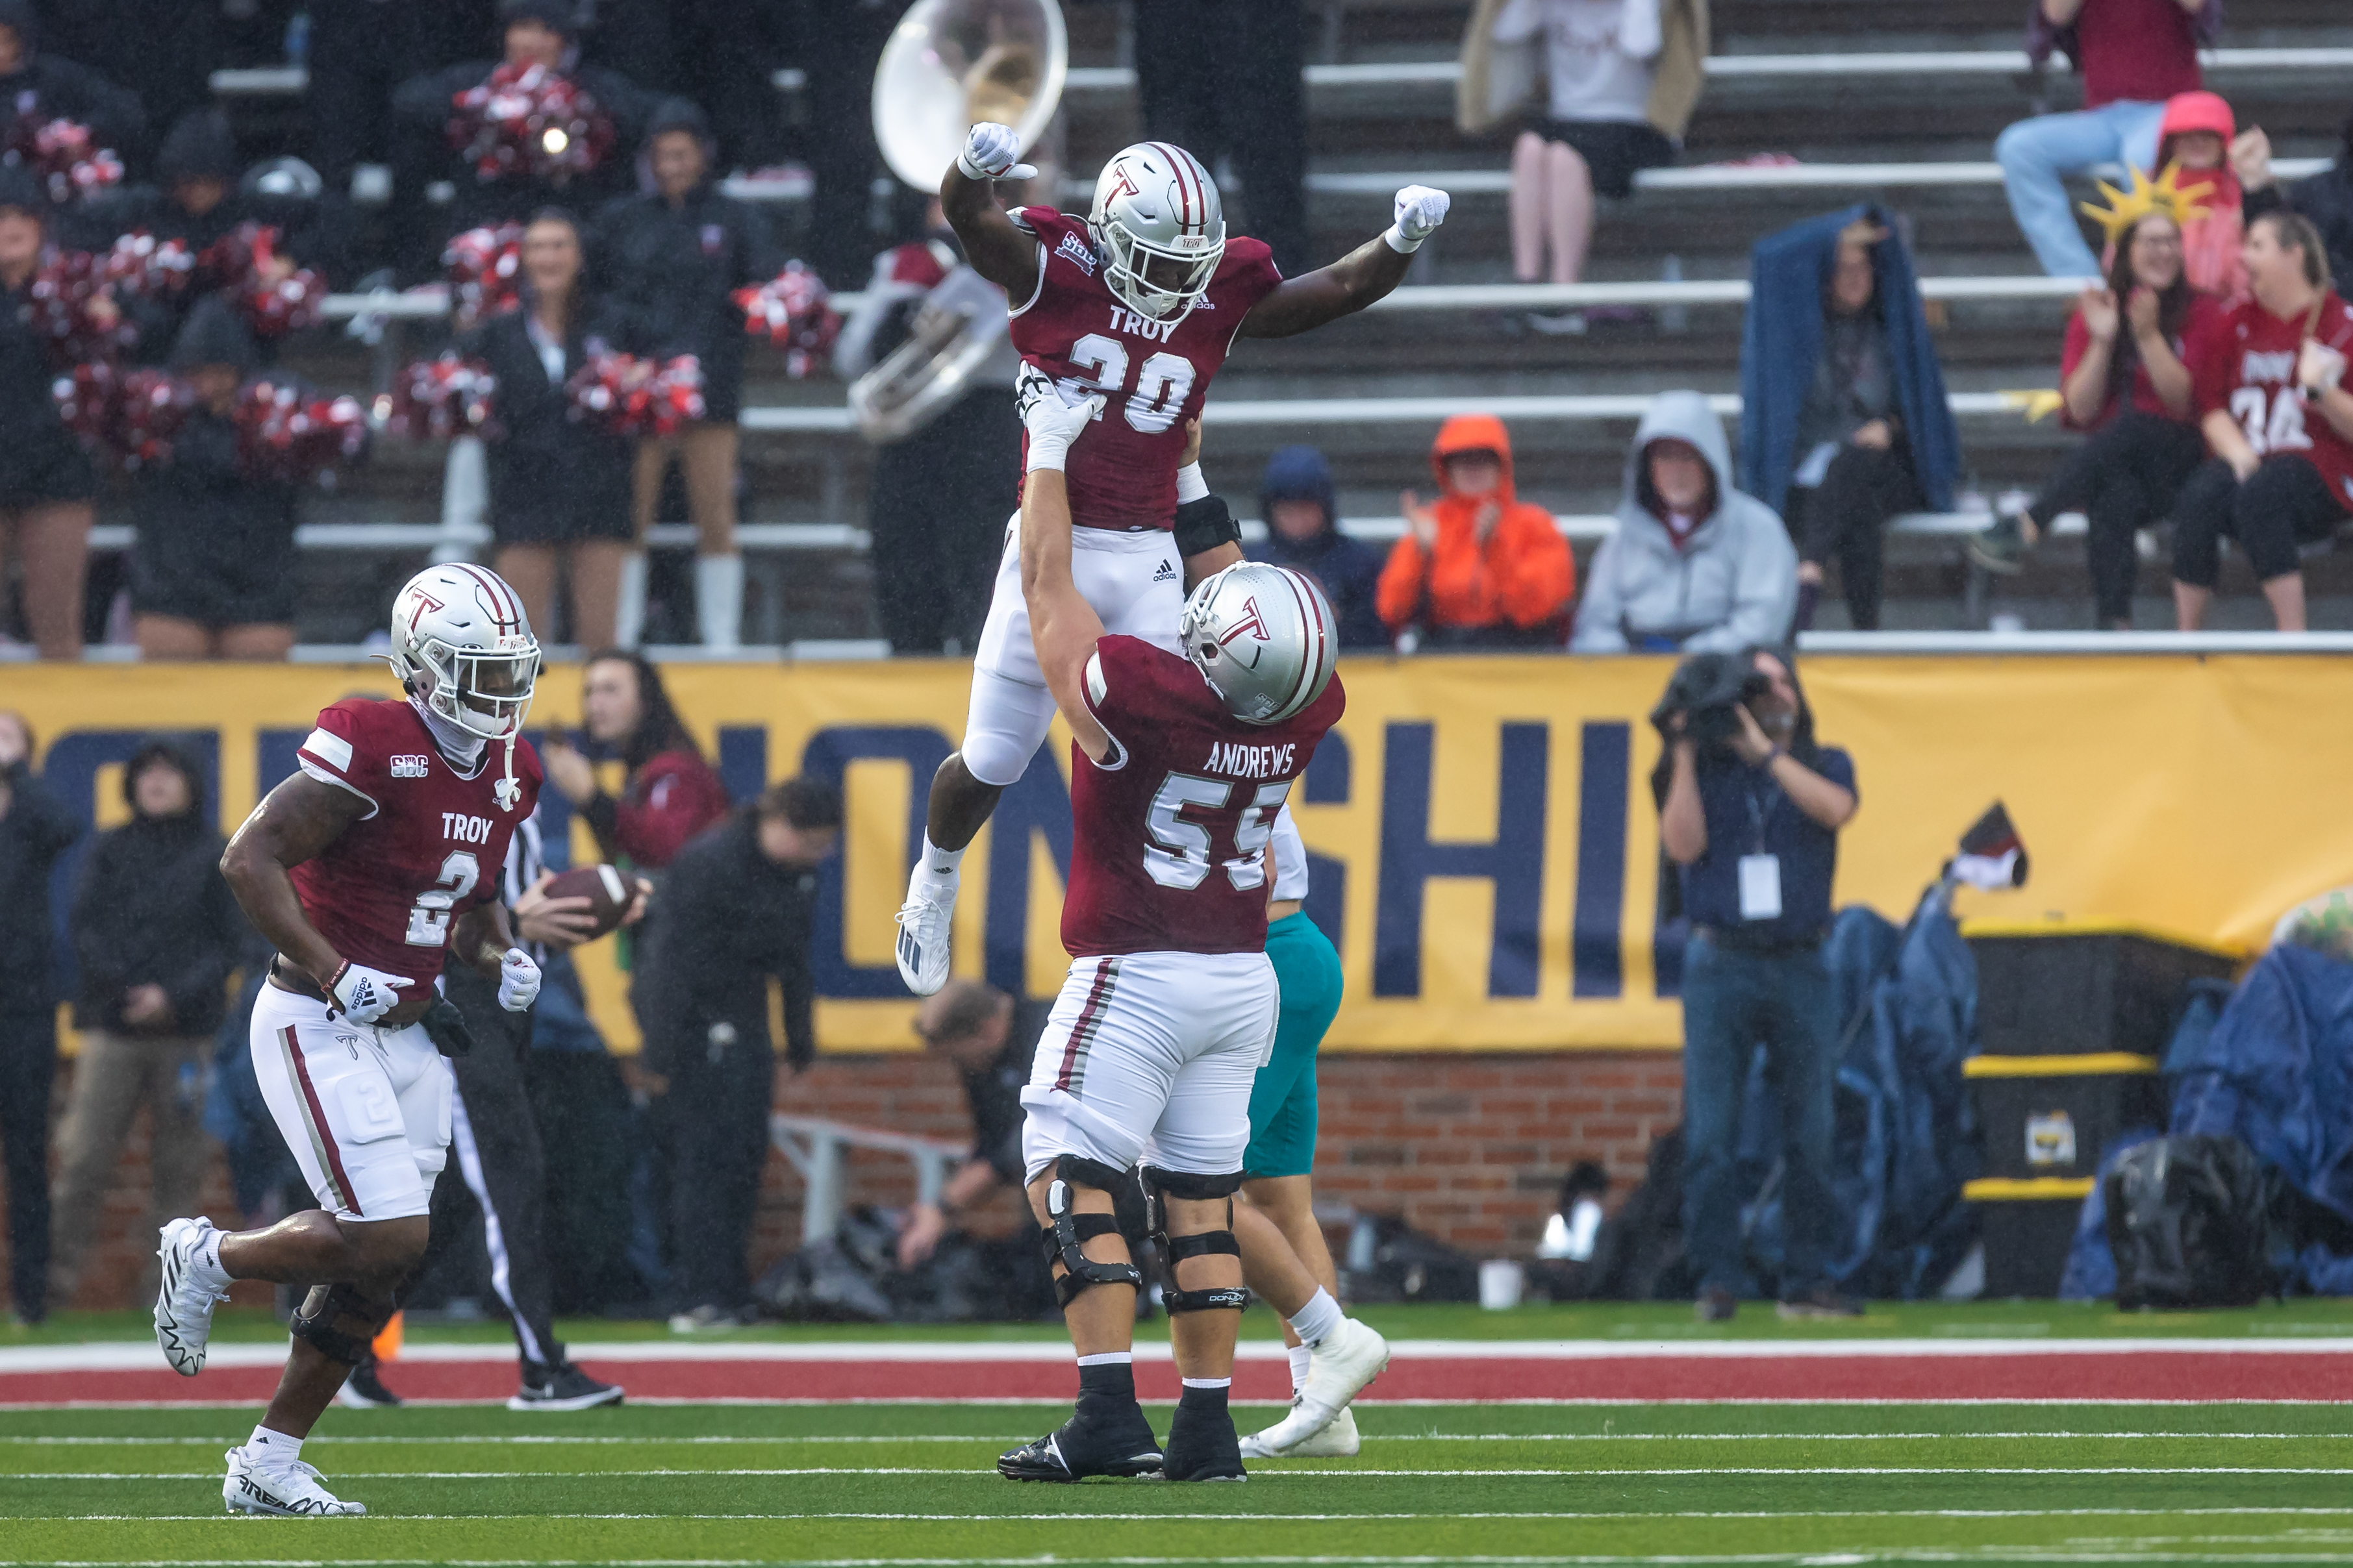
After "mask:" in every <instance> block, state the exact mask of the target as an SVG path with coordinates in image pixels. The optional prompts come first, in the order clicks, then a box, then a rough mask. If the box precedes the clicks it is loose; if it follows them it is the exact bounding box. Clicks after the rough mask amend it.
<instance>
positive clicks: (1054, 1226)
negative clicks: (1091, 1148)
mask: <svg viewBox="0 0 2353 1568" xmlns="http://www.w3.org/2000/svg"><path fill="white" fill-rule="evenodd" d="M1125 1180H1127V1173H1126V1172H1124V1171H1115V1170H1113V1169H1112V1167H1110V1166H1109V1165H1106V1164H1103V1163H1101V1162H1099V1161H1095V1160H1082V1159H1080V1158H1079V1157H1078V1156H1077V1155H1075V1154H1064V1155H1062V1156H1061V1157H1060V1159H1058V1160H1057V1161H1055V1163H1054V1180H1053V1183H1052V1184H1051V1185H1050V1186H1049V1187H1047V1189H1046V1215H1047V1217H1048V1219H1050V1221H1051V1222H1052V1223H1051V1224H1050V1225H1047V1226H1043V1227H1042V1228H1041V1229H1040V1230H1039V1233H1038V1237H1039V1240H1040V1241H1041V1242H1043V1243H1044V1244H1045V1248H1046V1267H1047V1268H1053V1266H1054V1265H1055V1264H1057V1263H1060V1265H1061V1266H1062V1268H1063V1269H1064V1270H1065V1272H1064V1273H1063V1275H1062V1277H1061V1278H1060V1279H1057V1280H1055V1281H1054V1304H1055V1305H1056V1306H1058V1307H1067V1306H1069V1305H1070V1304H1071V1301H1072V1300H1075V1299H1077V1297H1078V1296H1079V1294H1080V1293H1081V1292H1082V1291H1085V1290H1089V1289H1093V1288H1094V1287H1095V1286H1097V1285H1124V1286H1127V1287H1128V1288H1129V1289H1135V1290H1141V1289H1144V1271H1143V1270H1142V1269H1140V1268H1136V1266H1135V1265H1134V1263H1133V1262H1128V1263H1098V1262H1096V1261H1095V1260H1094V1259H1093V1258H1089V1257H1088V1256H1087V1255H1086V1252H1085V1249H1084V1247H1082V1243H1084V1242H1085V1241H1087V1240H1088V1239H1089V1238H1091V1237H1098V1236H1116V1235H1118V1234H1119V1221H1118V1220H1116V1219H1114V1218H1113V1217H1112V1216H1111V1215H1107V1214H1081V1213H1079V1212H1078V1205H1077V1200H1076V1199H1075V1198H1074V1197H1073V1196H1072V1194H1071V1184H1072V1183H1073V1182H1082V1183H1084V1184H1086V1185H1088V1186H1091V1187H1099V1188H1101V1189H1102V1190H1103V1191H1104V1192H1110V1191H1112V1190H1113V1189H1114V1188H1116V1187H1117V1186H1118V1185H1119V1184H1121V1183H1122V1182H1124V1181H1125Z"/></svg>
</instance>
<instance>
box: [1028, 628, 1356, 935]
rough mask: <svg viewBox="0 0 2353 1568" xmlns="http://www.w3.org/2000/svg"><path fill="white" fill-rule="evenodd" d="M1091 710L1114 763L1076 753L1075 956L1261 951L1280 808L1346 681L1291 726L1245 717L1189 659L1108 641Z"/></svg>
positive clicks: (1094, 673) (1070, 906)
mask: <svg viewBox="0 0 2353 1568" xmlns="http://www.w3.org/2000/svg"><path fill="white" fill-rule="evenodd" d="M1086 700H1087V708H1088V710H1089V711H1091V712H1092V713H1093V714H1094V716H1095V718H1096V720H1097V721H1099V722H1101V723H1102V725H1103V728H1104V729H1105V730H1106V731H1110V733H1111V737H1112V741H1113V751H1112V753H1111V754H1110V755H1109V756H1108V757H1106V758H1105V759H1104V760H1103V762H1100V763H1097V762H1094V761H1093V760H1092V759H1091V758H1089V757H1088V756H1087V754H1086V752H1083V751H1082V750H1081V749H1080V748H1079V747H1078V745H1077V744H1076V743H1075V742H1073V743H1072V745H1071V825H1072V843H1071V882H1070V888H1069V890H1068V892H1067V893H1066V895H1065V896H1064V898H1063V900H1062V945H1063V946H1064V947H1066V948H1068V949H1069V950H1070V952H1071V957H1073V958H1093V957H1098V956H1102V955H1104V954H1111V953H1127V952H1262V951H1264V949H1265V947H1266V900H1267V895H1268V890H1269V889H1268V884H1269V883H1270V882H1271V880H1272V879H1273V877H1274V855H1273V852H1272V849H1271V847H1270V840H1271V839H1272V837H1274V819H1275V815H1276V814H1277V813H1278V812H1280V811H1281V810H1282V803H1283V799H1284V797H1285V796H1286V795H1289V793H1290V790H1291V781H1292V780H1293V779H1295V778H1297V777H1298V776H1299V775H1300V774H1301V773H1304V772H1306V771H1307V760H1308V759H1309V758H1310V757H1312V756H1314V754H1315V745H1316V742H1319V741H1321V740H1322V739H1323V738H1324V731H1326V730H1329V729H1330V728H1331V727H1332V726H1333V725H1334V724H1335V723H1336V722H1337V721H1339V718H1340V713H1341V710H1343V709H1344V708H1345V706H1346V697H1345V694H1344V693H1343V692H1342V690H1341V689H1340V678H1339V677H1338V676H1336V675H1335V676H1334V677H1333V678H1332V683H1331V684H1330V685H1329V686H1327V687H1325V688H1324V694H1323V695H1322V696H1321V697H1318V698H1317V699H1316V700H1314V701H1313V702H1311V703H1309V704H1308V705H1307V707H1306V709H1305V710H1303V711H1302V712H1301V713H1299V714H1298V715H1296V716H1295V717H1293V718H1292V719H1289V720H1287V721H1284V722H1282V723H1280V724H1266V725H1259V724H1245V723H1243V722H1242V721H1240V720H1239V719H1236V718H1233V717H1232V716H1231V715H1229V714H1228V713H1227V711H1226V710H1225V705H1224V704H1223V703H1222V702H1220V701H1219V700H1218V694H1217V693H1216V692H1214V691H1212V690H1210V689H1209V687H1208V682H1207V681H1205V680H1203V679H1201V676H1200V672H1199V671H1198V670H1196V669H1195V668H1193V667H1192V665H1191V664H1189V663H1187V661H1186V659H1185V658H1183V656H1181V655H1178V654H1173V653H1170V652H1168V651H1166V649H1164V648H1157V647H1153V646H1152V645H1151V644H1150V643H1148V642H1145V641H1142V640H1141V639H1139V638H1136V637H1104V638H1103V640H1102V641H1101V642H1099V643H1097V644H1096V645H1095V655H1094V658H1092V660H1090V661H1089V662H1088V665H1087V675H1086Z"/></svg>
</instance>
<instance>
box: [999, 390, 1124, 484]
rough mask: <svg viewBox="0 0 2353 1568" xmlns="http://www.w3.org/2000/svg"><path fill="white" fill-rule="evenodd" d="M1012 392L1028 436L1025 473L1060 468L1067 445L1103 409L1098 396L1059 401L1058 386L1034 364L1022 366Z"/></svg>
mask: <svg viewBox="0 0 2353 1568" xmlns="http://www.w3.org/2000/svg"><path fill="white" fill-rule="evenodd" d="M1013 390H1014V393H1015V395H1016V400H1017V403H1018V406H1019V408H1020V410H1021V425H1022V427H1023V428H1024V429H1026V430H1028V431H1029V471H1030V472H1031V473H1033V474H1034V473H1036V472H1037V471H1038V470H1039V469H1040V468H1056V469H1059V468H1061V466H1062V465H1063V463H1064V462H1065V461H1067V460H1068V459H1069V458H1070V453H1071V442H1073V441H1075V440H1077V439H1078V438H1079V435H1080V433H1081V432H1082V431H1083V430H1085V429H1086V427H1087V426H1088V425H1089V424H1091V423H1092V421H1093V420H1094V418H1095V416H1098V415H1100V414H1101V413H1102V412H1103V394H1102V393H1100V392H1098V393H1095V394H1093V395H1091V396H1087V397H1082V398H1081V399H1080V400H1079V401H1078V402H1076V403H1071V402H1067V401H1065V400H1064V398H1063V395H1062V387H1061V384H1060V383H1059V382H1057V381H1055V379H1054V378H1053V377H1052V376H1050V375H1048V374H1046V373H1045V372H1044V371H1042V370H1039V368H1038V367H1037V366H1036V365H1034V364H1024V365H1023V366H1022V367H1021V374H1019V375H1018V376H1017V377H1016V378H1015V379H1014V383H1013Z"/></svg>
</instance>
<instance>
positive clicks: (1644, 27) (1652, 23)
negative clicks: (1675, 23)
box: [1618, 0, 1665, 60]
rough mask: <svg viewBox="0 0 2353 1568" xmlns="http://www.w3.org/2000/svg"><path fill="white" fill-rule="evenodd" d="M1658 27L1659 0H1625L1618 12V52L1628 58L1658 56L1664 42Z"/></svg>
mask: <svg viewBox="0 0 2353 1568" xmlns="http://www.w3.org/2000/svg"><path fill="white" fill-rule="evenodd" d="M1664 41H1665V40H1664V38H1663V37H1662V35H1661V31H1660V27H1659V0H1626V5H1625V9H1624V10H1622V11H1620V13H1619V20H1618V52H1619V53H1620V54H1621V55H1624V56H1625V57H1626V58H1628V59H1630V60H1651V59H1656V58H1658V54H1659V49H1660V47H1661V46H1662V44H1663V43H1664Z"/></svg>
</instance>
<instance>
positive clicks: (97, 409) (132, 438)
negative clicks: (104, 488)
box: [51, 363, 195, 469]
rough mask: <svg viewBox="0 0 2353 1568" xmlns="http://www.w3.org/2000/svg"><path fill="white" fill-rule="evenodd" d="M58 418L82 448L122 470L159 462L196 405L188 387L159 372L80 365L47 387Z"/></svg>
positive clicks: (107, 365) (169, 452) (166, 456)
mask: <svg viewBox="0 0 2353 1568" xmlns="http://www.w3.org/2000/svg"><path fill="white" fill-rule="evenodd" d="M51 390H52V391H53V392H54V394H55V395H56V397H57V402H58V417H59V418H60V419H62V420H63V421H64V422H65V426H66V428H67V429H69V430H70V431H72V432H73V433H74V435H75V437H77V438H79V440H80V441H81V443H82V445H83V446H85V447H89V448H90V450H91V451H92V452H93V453H96V454H97V455H99V456H100V457H101V458H105V459H107V460H108V461H110V462H111V463H114V464H116V465H118V466H119V467H121V468H125V469H136V468H144V467H146V466H148V465H150V464H153V463H160V462H163V461H164V460H166V459H167V458H170V457H171V455H172V441H173V438H174V437H176V436H177V435H178V434H179V431H180V426H182V425H183V424H185V423H186V421H187V417H188V411H189V410H190V409H191V408H193V407H194V406H195V395H194V394H193V393H192V392H190V391H189V389H188V386H187V384H186V383H185V382H183V381H179V380H177V379H175V378H174V377H173V376H172V375H170V374H167V373H165V372H164V371H160V370H134V371H128V372H118V371H116V370H115V368H114V367H113V366H112V365H110V364H106V363H90V364H79V365H76V366H74V367H73V369H72V370H71V371H69V372H68V373H67V374H63V375H60V376H58V379H57V382H56V384H55V385H54V386H53V387H52V389H51Z"/></svg>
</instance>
